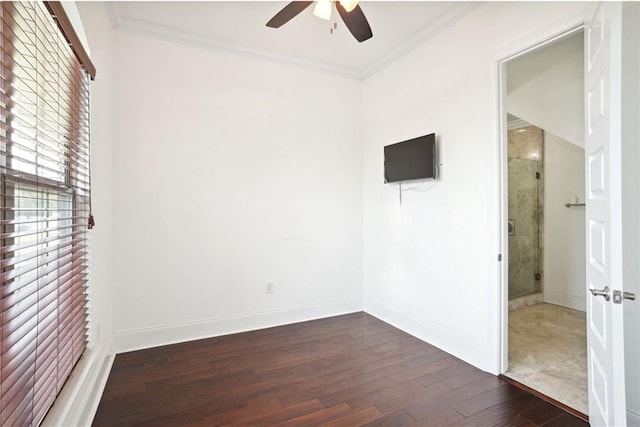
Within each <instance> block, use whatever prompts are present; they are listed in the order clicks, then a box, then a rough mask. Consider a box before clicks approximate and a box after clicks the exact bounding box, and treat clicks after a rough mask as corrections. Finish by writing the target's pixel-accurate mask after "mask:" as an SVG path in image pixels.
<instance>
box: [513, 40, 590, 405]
mask: <svg viewBox="0 0 640 427" xmlns="http://www.w3.org/2000/svg"><path fill="white" fill-rule="evenodd" d="M583 52H584V34H583V30H582V28H576V29H574V30H572V31H570V32H568V33H566V34H563V35H562V36H560V37H557V38H556V39H554V40H552V41H550V42H548V43H545V44H544V45H543V46H539V47H537V48H536V49H533V50H531V51H528V52H526V53H524V54H521V55H518V56H517V57H514V58H510V59H508V60H507V61H505V62H504V64H505V68H504V69H505V77H506V82H505V85H504V89H503V91H504V93H503V96H504V100H505V105H504V110H505V111H504V113H505V115H506V116H507V120H506V127H507V129H506V132H505V133H506V138H505V143H504V144H503V153H504V155H503V159H504V160H503V162H504V165H503V170H504V174H505V180H506V185H505V187H504V190H503V194H502V197H503V201H504V207H505V209H504V211H505V215H504V216H505V219H506V222H507V224H506V226H507V233H506V234H507V236H506V239H503V242H504V243H505V245H504V246H505V249H507V250H506V251H505V252H506V253H507V256H506V261H507V262H506V263H505V265H506V270H507V271H506V274H504V276H503V277H505V279H506V283H505V284H506V285H507V286H506V293H507V298H505V301H506V302H505V304H506V305H507V306H508V308H507V307H505V311H506V312H507V313H506V318H507V319H508V320H507V323H508V328H507V331H508V332H507V340H506V343H505V344H506V348H507V351H506V356H507V357H506V360H505V362H506V363H505V365H506V366H505V369H504V371H505V372H504V373H505V375H506V376H508V377H510V378H512V379H514V380H516V381H518V382H520V383H522V384H524V385H525V386H527V387H530V388H532V389H534V390H536V391H538V392H540V393H542V394H544V395H546V396H548V397H550V398H552V399H553V400H556V401H558V402H560V403H562V404H564V405H566V406H568V407H570V408H572V409H574V410H576V411H578V412H580V413H582V414H585V415H586V414H588V386H587V381H588V377H587V342H586V314H585V311H586V298H585V295H584V292H585V272H586V265H585V262H586V261H585V256H584V254H585V250H584V248H585V189H584V183H585V168H584V165H585V151H584V132H583V129H584V118H583V114H584V99H583V91H584V53H583Z"/></svg>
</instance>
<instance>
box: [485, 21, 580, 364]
mask: <svg viewBox="0 0 640 427" xmlns="http://www.w3.org/2000/svg"><path fill="white" fill-rule="evenodd" d="M586 26H587V24H586V22H584V21H583V22H580V23H578V24H575V25H573V26H570V27H568V28H567V29H565V30H563V31H560V32H558V33H555V34H554V35H551V36H550V37H548V38H545V39H543V40H542V41H540V42H538V43H535V44H533V45H530V46H528V47H525V48H523V49H519V50H517V51H515V52H514V53H512V54H510V55H508V56H506V57H504V58H502V59H500V60H498V62H497V65H496V66H497V76H498V84H497V89H498V97H497V99H498V105H497V110H498V150H497V156H498V176H497V178H498V227H497V229H498V248H499V249H498V253H499V254H501V256H502V258H501V262H499V263H498V270H499V271H498V283H499V291H498V295H499V299H500V300H499V302H498V307H499V321H498V323H499V333H498V372H499V373H500V374H504V373H506V371H507V369H508V364H509V345H508V344H509V283H508V282H509V240H508V235H509V233H508V231H507V220H508V170H507V167H508V165H507V143H508V141H507V111H506V97H507V63H508V62H509V61H511V60H513V59H516V58H518V57H520V56H523V55H526V54H528V53H531V52H533V51H536V50H538V49H541V48H544V47H546V46H548V45H550V44H552V43H555V42H557V41H559V40H562V39H564V38H567V37H570V36H573V35H575V34H576V33H578V32H580V31H584V32H585V34H586V31H585V29H586Z"/></svg>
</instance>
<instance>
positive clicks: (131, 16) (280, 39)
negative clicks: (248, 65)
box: [107, 1, 481, 78]
mask: <svg viewBox="0 0 640 427" xmlns="http://www.w3.org/2000/svg"><path fill="white" fill-rule="evenodd" d="M287 4H288V2H283V1H257V2H255V1H236V2H233V1H199V2H198V1H197V2H179V1H140V2H108V3H107V5H108V8H109V12H110V14H111V20H112V23H113V26H114V28H116V29H119V30H125V31H130V32H136V33H142V34H147V35H152V36H156V37H162V38H168V39H172V40H175V41H178V42H183V43H191V44H196V45H199V46H202V47H206V48H214V49H224V50H231V51H235V52H241V53H245V54H250V55H254V56H259V57H263V58H269V59H273V60H278V61H284V62H289V63H295V64H298V65H302V66H306V67H311V68H315V69H322V70H326V71H330V72H335V73H339V74H342V75H346V76H349V77H354V78H363V77H366V76H367V75H369V74H371V73H372V72H375V71H376V70H378V69H380V68H381V67H383V66H385V65H386V64H388V63H389V62H391V61H393V60H395V59H396V58H398V57H399V56H401V55H402V54H403V53H405V52H406V51H408V50H410V49H411V48H412V47H414V46H415V45H417V44H419V43H421V42H423V41H425V40H426V39H428V38H430V37H432V36H433V35H435V34H437V33H438V32H440V31H442V30H443V29H444V28H446V27H447V26H449V25H451V24H452V23H453V22H455V21H456V20H458V19H461V18H462V17H463V16H464V15H465V14H467V13H468V12H470V11H471V10H473V9H474V8H476V7H478V6H479V5H480V4H481V3H479V2H433V1H408V2H405V1H386V2H382V1H375V2H361V7H362V10H363V12H364V13H365V15H366V17H367V19H368V20H369V24H370V25H371V28H372V31H373V38H371V39H369V40H367V41H365V42H363V43H358V42H357V41H356V40H355V39H354V38H353V36H352V35H351V33H349V30H348V29H347V28H346V27H345V26H344V24H343V23H342V21H341V20H340V17H339V16H338V15H337V13H336V12H335V10H334V13H333V16H332V19H331V21H325V20H322V19H320V18H317V17H315V16H313V13H312V10H313V5H311V6H310V7H309V8H307V9H306V10H305V11H303V12H302V13H301V14H300V15H298V16H297V17H295V18H294V19H293V20H291V21H289V22H288V23H287V24H285V25H284V26H282V27H281V28H279V29H273V28H268V27H267V26H266V25H265V24H266V23H267V21H268V20H269V19H271V17H272V16H273V15H275V14H276V13H277V12H278V11H279V10H280V9H282V8H283V7H284V6H285V5H287ZM336 18H337V19H336ZM336 21H337V23H338V28H337V31H335V32H334V34H333V35H331V34H330V26H331V25H332V24H333V22H336Z"/></svg>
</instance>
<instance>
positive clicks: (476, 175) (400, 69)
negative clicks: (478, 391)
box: [363, 2, 595, 373]
mask: <svg viewBox="0 0 640 427" xmlns="http://www.w3.org/2000/svg"><path fill="white" fill-rule="evenodd" d="M594 6H595V5H591V4H588V5H585V4H580V3H554V4H551V3H535V2H533V3H531V2H528V3H487V4H485V5H483V6H482V7H480V8H479V9H478V10H477V11H475V12H474V13H472V14H469V15H468V16H466V17H465V18H464V19H463V20H462V21H460V22H457V23H455V24H454V25H452V26H451V27H450V28H448V29H447V30H445V31H444V32H442V33H440V34H439V35H438V36H436V37H435V38H433V39H432V40H430V41H429V42H427V43H426V44H425V45H423V46H422V47H419V48H416V49H415V50H414V51H413V52H411V53H410V54H409V55H407V56H405V57H403V58H402V59H400V60H398V61H397V62H396V63H394V64H392V65H390V66H389V67H388V68H386V69H385V70H383V71H381V72H380V73H378V74H376V75H374V76H373V77H371V78H369V79H368V80H367V81H365V83H364V94H363V97H364V98H363V99H364V104H363V105H364V107H363V111H364V117H363V132H364V171H363V178H364V289H365V309H366V311H367V312H369V313H371V314H373V315H376V316H378V317H380V318H382V319H383V320H386V321H388V322H391V323H393V324H395V325H398V326H400V327H402V328H403V329H405V330H406V331H408V332H410V333H413V334H415V335H417V336H418V337H420V338H423V339H425V340H426V341H428V342H430V343H432V344H434V345H436V346H438V347H440V348H443V349H445V350H446V351H449V352H451V353H453V354H454V355H456V356H458V357H461V358H462V359H465V360H467V361H469V362H471V363H472V364H474V365H476V366H478V367H480V368H481V369H485V370H488V371H491V372H494V373H497V372H498V371H499V370H500V367H499V363H498V360H499V352H498V342H499V330H500V329H499V319H500V313H501V310H502V301H503V298H504V297H503V296H502V291H501V289H500V276H499V268H500V265H499V263H498V261H497V255H498V253H499V252H500V246H499V243H500V242H499V239H498V235H499V232H498V205H499V202H498V193H497V186H498V182H499V176H498V139H499V138H498V134H497V128H498V116H497V105H498V102H497V93H498V88H497V82H498V77H497V68H498V67H497V63H498V61H499V60H500V59H502V58H505V57H507V56H509V55H512V54H514V53H515V52H517V51H519V50H520V49H522V48H524V47H527V46H531V45H534V44H536V43H538V42H540V41H542V40H544V39H545V38H547V37H550V36H552V35H554V34H557V33H558V32H560V31H562V30H564V29H567V28H570V27H571V26H573V25H575V24H577V23H579V22H581V21H583V20H585V19H586V18H587V17H588V16H590V14H591V10H592V8H593V7H594ZM550 17H555V19H556V20H555V21H552V22H550V19H549V18H550ZM429 132H436V133H437V134H438V135H439V136H440V141H439V152H440V159H441V161H442V163H443V166H442V168H441V177H440V179H439V181H438V182H437V184H436V185H434V186H433V187H432V188H431V189H430V190H429V191H426V192H423V193H418V192H416V193H405V194H403V202H402V206H399V204H398V195H397V193H396V191H395V190H394V189H392V188H391V187H389V186H386V185H384V184H383V183H382V147H383V146H384V145H386V144H389V143H392V142H396V141H401V140H403V139H407V138H410V137H414V136H418V135H422V134H425V133H429ZM501 226H502V225H501ZM505 226H506V225H505Z"/></svg>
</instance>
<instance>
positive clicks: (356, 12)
mask: <svg viewBox="0 0 640 427" xmlns="http://www.w3.org/2000/svg"><path fill="white" fill-rule="evenodd" d="M335 5H336V9H338V13H339V14H340V17H342V20H343V21H344V24H345V25H346V26H347V28H348V29H349V31H351V34H353V37H355V38H356V40H358V41H359V42H360V43H362V42H363V41H365V40H368V39H370V38H371V37H373V33H372V32H371V27H370V26H369V22H368V21H367V17H366V16H364V12H363V11H362V9H361V8H360V5H358V6H356V7H355V9H353V10H352V11H351V12H347V11H346V10H345V9H344V7H342V5H341V4H340V2H339V1H337V2H335Z"/></svg>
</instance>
